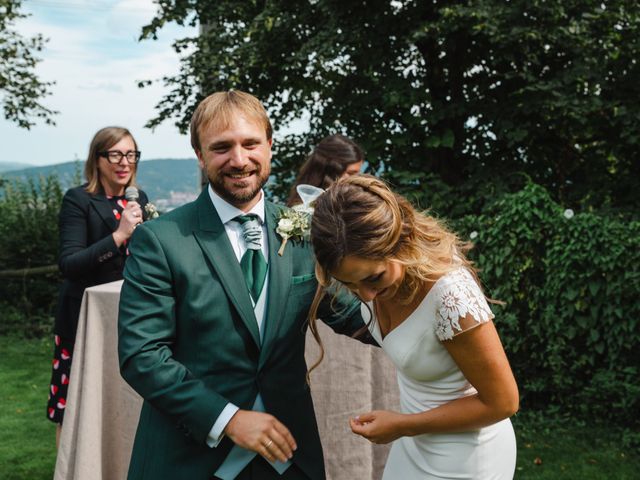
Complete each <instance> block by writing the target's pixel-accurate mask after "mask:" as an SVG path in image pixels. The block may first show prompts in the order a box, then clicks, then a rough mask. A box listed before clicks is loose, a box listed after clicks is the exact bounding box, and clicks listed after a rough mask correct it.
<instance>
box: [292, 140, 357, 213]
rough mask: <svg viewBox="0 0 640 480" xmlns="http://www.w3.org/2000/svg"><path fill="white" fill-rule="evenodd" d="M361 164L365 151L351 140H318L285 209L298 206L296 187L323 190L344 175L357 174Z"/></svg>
mask: <svg viewBox="0 0 640 480" xmlns="http://www.w3.org/2000/svg"><path fill="white" fill-rule="evenodd" d="M363 164H364V152H363V151H362V148H361V147H360V146H359V145H358V144H357V143H356V142H354V141H353V140H351V139H350V138H348V137H345V136H344V135H340V134H336V135H330V136H328V137H325V138H323V139H322V140H320V142H319V143H318V145H317V146H316V147H315V148H314V149H313V152H311V154H310V155H309V156H308V157H307V160H306V161H305V162H304V164H303V165H302V167H301V168H300V171H299V172H298V177H297V178H296V181H295V183H294V184H293V187H291V192H290V193H289V199H288V200H287V206H289V207H292V206H294V205H297V204H299V203H301V199H300V196H299V195H298V192H297V191H296V187H297V186H298V185H301V184H306V185H312V186H314V187H319V188H323V189H326V188H327V187H329V185H331V184H332V183H333V182H335V181H336V180H338V179H339V178H342V177H344V176H349V175H355V174H357V173H360V170H361V169H362V165H363Z"/></svg>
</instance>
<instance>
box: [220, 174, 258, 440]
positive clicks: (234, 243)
mask: <svg viewBox="0 0 640 480" xmlns="http://www.w3.org/2000/svg"><path fill="white" fill-rule="evenodd" d="M208 190H209V197H210V198H211V202H212V203H213V206H214V208H215V209H216V211H217V212H218V216H219V217H220V221H221V222H222V223H223V224H224V228H225V230H226V232H227V237H229V242H230V243H231V247H232V248H233V251H234V253H235V254H236V257H237V259H238V263H240V259H241V258H242V256H243V255H244V252H246V251H247V245H246V244H245V241H244V238H243V236H242V226H241V225H240V223H239V222H234V221H233V219H234V218H236V217H238V216H240V215H248V214H254V215H256V216H257V217H258V218H259V219H260V223H261V224H262V254H263V255H264V258H265V260H266V261H267V262H268V261H269V245H268V237H267V227H266V225H265V223H264V219H265V211H264V192H262V191H261V192H260V200H259V201H258V203H256V204H255V205H254V206H253V208H251V210H249V211H247V212H243V211H242V210H240V209H239V208H237V207H234V206H233V205H231V204H230V203H228V202H227V201H226V200H224V199H223V198H222V197H220V196H219V195H218V194H217V193H216V192H215V191H214V190H213V188H211V185H209V187H208ZM268 288H269V275H268V271H267V277H266V278H265V282H264V287H263V288H262V292H261V293H260V297H259V298H258V301H257V302H254V305H253V311H254V313H255V316H256V321H257V322H258V330H259V331H260V337H262V324H263V320H264V315H265V312H266V310H265V303H266V299H267V293H266V292H267V291H268ZM252 302H253V299H252ZM238 410H239V408H238V407H237V406H236V405H234V404H233V403H231V402H229V403H227V405H226V406H225V407H224V409H223V410H222V413H220V415H219V416H218V418H217V419H216V421H215V423H214V424H213V427H212V428H211V430H210V431H209V435H208V436H207V445H208V446H209V447H212V448H213V447H217V446H218V444H219V443H220V440H222V438H223V436H224V435H223V433H224V429H225V428H226V426H227V424H228V423H229V420H231V418H232V417H233V416H234V415H235V414H236V412H237V411H238Z"/></svg>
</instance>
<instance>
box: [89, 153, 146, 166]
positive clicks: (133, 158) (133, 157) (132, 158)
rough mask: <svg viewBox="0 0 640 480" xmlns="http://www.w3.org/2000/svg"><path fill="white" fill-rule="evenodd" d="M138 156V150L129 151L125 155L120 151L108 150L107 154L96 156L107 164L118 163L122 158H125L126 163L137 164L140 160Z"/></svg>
mask: <svg viewBox="0 0 640 480" xmlns="http://www.w3.org/2000/svg"><path fill="white" fill-rule="evenodd" d="M140 154H141V152H139V151H138V150H135V151H132V150H129V151H128V152H127V153H123V152H121V151H120V150H109V151H108V152H98V155H100V156H101V157H104V158H106V159H107V161H108V162H109V163H120V162H121V161H122V159H123V158H124V157H127V162H129V163H134V164H135V163H138V161H139V160H140Z"/></svg>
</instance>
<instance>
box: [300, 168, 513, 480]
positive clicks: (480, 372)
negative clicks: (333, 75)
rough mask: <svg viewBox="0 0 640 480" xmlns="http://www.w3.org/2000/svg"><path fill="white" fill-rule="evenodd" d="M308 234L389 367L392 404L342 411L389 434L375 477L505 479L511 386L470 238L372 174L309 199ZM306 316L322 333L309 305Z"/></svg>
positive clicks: (370, 429)
mask: <svg viewBox="0 0 640 480" xmlns="http://www.w3.org/2000/svg"><path fill="white" fill-rule="evenodd" d="M311 243H312V246H313V250H314V253H315V255H316V261H317V267H316V274H317V276H318V280H319V282H320V284H321V285H323V286H324V287H330V286H331V285H332V284H333V281H337V282H339V284H342V285H344V286H345V287H347V288H348V289H349V290H351V291H352V292H353V293H354V294H355V295H356V296H357V297H359V298H360V300H361V301H362V302H363V304H362V311H363V317H364V318H369V319H370V321H369V324H368V328H369V331H370V332H371V334H372V336H373V338H374V339H375V340H376V341H377V342H378V343H379V344H380V345H381V346H382V349H383V350H384V351H385V353H386V354H387V355H388V356H389V357H390V359H391V360H392V361H393V363H394V364H395V366H396V368H397V378H398V384H399V388H400V410H401V411H400V412H392V411H380V410H378V411H372V412H367V413H363V414H360V415H358V416H356V417H355V418H353V419H351V420H350V426H351V430H352V431H353V432H354V433H355V434H357V435H361V436H362V437H364V438H366V439H368V440H370V441H371V442H373V443H389V442H393V445H392V447H391V452H390V453H389V457H388V459H387V463H386V466H385V471H384V476H383V478H384V479H386V480H396V479H403V480H412V479H416V480H417V479H424V478H434V479H435V478H469V479H475V480H483V479H511V478H513V474H514V471H515V462H516V440H515V436H514V432H513V427H512V426H511V421H510V420H509V417H510V416H511V415H513V414H514V413H515V412H516V411H517V409H518V403H519V398H518V387H517V385H516V381H515V379H514V377H513V374H512V372H511V368H510V366H509V362H508V360H507V357H506V355H505V352H504V350H503V348H502V344H501V342H500V338H499V337H498V333H497V332H496V328H495V326H494V324H493V321H492V319H493V318H494V315H493V313H492V312H491V310H490V308H489V305H488V304H487V299H486V298H485V295H484V294H483V293H482V290H481V288H480V286H479V283H478V278H477V272H476V270H475V269H474V268H473V266H472V264H471V262H470V261H469V260H467V258H466V257H465V251H466V250H468V245H465V244H463V243H461V242H460V240H459V239H458V237H457V236H456V235H455V234H454V233H452V232H449V231H447V230H446V229H445V228H444V227H443V226H442V225H440V223H439V222H438V221H437V220H436V219H434V218H432V217H429V216H427V215H424V214H422V213H419V212H417V211H416V210H415V209H414V208H413V207H412V206H411V204H410V203H409V202H408V201H407V200H406V199H404V198H403V197H401V196H399V195H396V194H394V193H393V192H392V191H391V190H390V189H389V188H388V187H387V185H386V184H385V183H384V182H382V181H381V180H379V179H376V178H374V177H372V176H369V175H356V176H352V177H349V178H344V179H342V180H340V181H338V182H336V183H334V184H333V185H332V186H331V187H330V188H329V189H328V190H327V191H326V192H325V193H323V194H322V195H320V196H319V197H318V198H317V199H316V200H315V210H314V213H313V218H312V224H311ZM321 298H322V292H319V293H318V294H317V295H316V299H315V300H314V305H316V304H318V302H319V300H320V299H321ZM309 318H310V319H311V329H312V332H316V335H315V337H316V340H318V341H320V340H319V336H318V335H317V331H316V330H315V321H314V320H313V319H315V318H316V312H315V311H314V309H313V308H312V309H311V312H310V314H309Z"/></svg>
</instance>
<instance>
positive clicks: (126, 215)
mask: <svg viewBox="0 0 640 480" xmlns="http://www.w3.org/2000/svg"><path fill="white" fill-rule="evenodd" d="M140 223H142V208H141V207H140V204H139V203H138V202H135V201H129V202H128V203H127V206H126V207H124V210H122V214H121V216H120V224H119V225H118V229H117V230H116V231H115V232H113V240H114V241H115V242H116V245H117V246H118V247H120V246H122V244H123V243H124V242H125V241H127V240H129V238H130V237H131V235H133V231H134V230H135V229H136V227H137V226H138V224H140Z"/></svg>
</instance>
